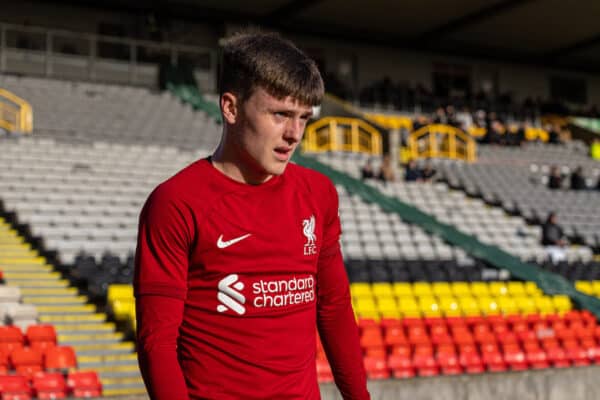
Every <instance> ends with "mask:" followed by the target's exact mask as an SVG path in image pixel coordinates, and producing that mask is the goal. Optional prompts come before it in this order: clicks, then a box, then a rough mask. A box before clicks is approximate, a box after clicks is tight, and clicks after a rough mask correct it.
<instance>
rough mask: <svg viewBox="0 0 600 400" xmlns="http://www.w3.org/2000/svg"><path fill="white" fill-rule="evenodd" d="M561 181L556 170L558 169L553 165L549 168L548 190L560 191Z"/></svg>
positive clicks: (560, 176)
mask: <svg viewBox="0 0 600 400" xmlns="http://www.w3.org/2000/svg"><path fill="white" fill-rule="evenodd" d="M562 180H563V176H562V175H561V173H560V171H559V170H558V167H557V166H556V165H553V166H552V168H550V176H549V177H548V189H561V188H562Z"/></svg>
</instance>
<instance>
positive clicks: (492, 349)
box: [481, 343, 506, 372]
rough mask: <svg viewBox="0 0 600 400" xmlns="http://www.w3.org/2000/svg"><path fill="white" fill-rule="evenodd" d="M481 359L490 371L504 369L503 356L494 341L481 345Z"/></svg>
mask: <svg viewBox="0 0 600 400" xmlns="http://www.w3.org/2000/svg"><path fill="white" fill-rule="evenodd" d="M481 360H482V361H483V364H485V366H486V367H487V369H488V370H489V371H491V372H500V371H506V363H505V362H504V357H502V353H501V352H500V349H499V348H498V346H497V345H496V344H495V343H486V344H482V345H481Z"/></svg>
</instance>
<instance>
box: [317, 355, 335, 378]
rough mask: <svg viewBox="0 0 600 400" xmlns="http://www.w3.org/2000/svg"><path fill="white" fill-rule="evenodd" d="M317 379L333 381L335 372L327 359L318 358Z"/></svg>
mask: <svg viewBox="0 0 600 400" xmlns="http://www.w3.org/2000/svg"><path fill="white" fill-rule="evenodd" d="M317 380H318V381H319V382H333V373H332V372H331V367H330V366H329V362H327V360H324V359H317Z"/></svg>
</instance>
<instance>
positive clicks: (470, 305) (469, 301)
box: [458, 297, 481, 316]
mask: <svg viewBox="0 0 600 400" xmlns="http://www.w3.org/2000/svg"><path fill="white" fill-rule="evenodd" d="M458 303H459V304H460V308H461V310H462V312H463V314H464V315H466V316H472V315H481V310H480V309H479V303H477V300H475V298H474V297H461V298H459V299H458Z"/></svg>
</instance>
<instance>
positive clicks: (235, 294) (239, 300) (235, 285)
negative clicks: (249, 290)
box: [217, 274, 246, 315]
mask: <svg viewBox="0 0 600 400" xmlns="http://www.w3.org/2000/svg"><path fill="white" fill-rule="evenodd" d="M217 287H218V289H219V291H218V292H217V299H219V302H220V303H221V304H219V305H218V306H217V311H218V312H225V311H227V310H233V311H235V312H236V313H238V314H239V315H243V314H244V313H245V312H246V308H245V307H244V306H243V304H245V303H246V298H245V297H244V295H243V294H242V293H241V291H242V290H244V283H243V282H241V281H239V280H238V276H237V274H230V275H227V276H226V277H225V278H223V279H221V280H220V281H219V284H218V285H217Z"/></svg>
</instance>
